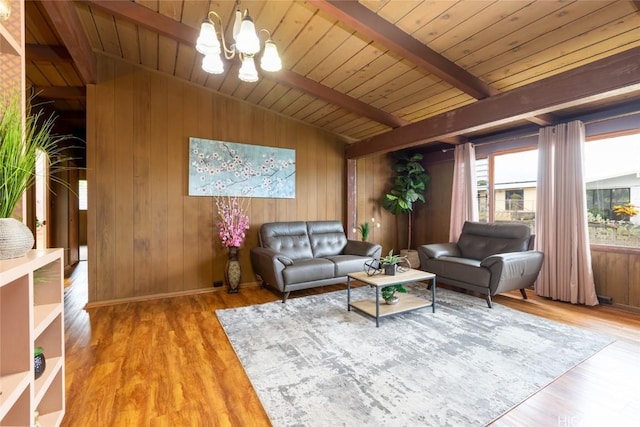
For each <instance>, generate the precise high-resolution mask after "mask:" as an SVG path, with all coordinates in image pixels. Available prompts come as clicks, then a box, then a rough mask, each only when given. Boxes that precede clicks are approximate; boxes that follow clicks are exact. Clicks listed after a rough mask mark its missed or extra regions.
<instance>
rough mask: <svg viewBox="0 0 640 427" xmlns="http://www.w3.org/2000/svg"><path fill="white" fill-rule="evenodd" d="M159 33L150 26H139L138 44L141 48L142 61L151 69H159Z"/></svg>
mask: <svg viewBox="0 0 640 427" xmlns="http://www.w3.org/2000/svg"><path fill="white" fill-rule="evenodd" d="M159 37H160V36H159V35H158V33H156V32H153V31H151V30H149V29H148V28H138V37H137V38H136V43H135V44H136V45H137V46H139V49H140V63H141V64H142V65H144V66H145V67H149V68H151V69H154V70H155V69H158V51H159V50H160V49H159V46H158V38H159Z"/></svg>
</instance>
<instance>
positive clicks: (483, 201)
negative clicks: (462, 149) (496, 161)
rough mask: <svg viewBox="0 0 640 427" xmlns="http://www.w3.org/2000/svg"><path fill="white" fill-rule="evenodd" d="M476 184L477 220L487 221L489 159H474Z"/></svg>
mask: <svg viewBox="0 0 640 427" xmlns="http://www.w3.org/2000/svg"><path fill="white" fill-rule="evenodd" d="M476 185H477V187H478V220H479V221H480V222H489V195H488V190H489V159H477V160H476Z"/></svg>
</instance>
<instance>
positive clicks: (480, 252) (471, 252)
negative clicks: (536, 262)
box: [458, 221, 531, 260]
mask: <svg viewBox="0 0 640 427" xmlns="http://www.w3.org/2000/svg"><path fill="white" fill-rule="evenodd" d="M530 236H531V230H530V229H529V227H528V226H526V225H525V224H508V223H493V224H491V223H480V222H469V221H467V222H465V224H464V226H463V227H462V233H461V234H460V238H459V239H458V248H459V249H460V253H461V255H462V257H463V258H471V259H475V260H483V259H485V258H486V257H488V256H491V255H494V254H499V253H506V252H521V251H526V250H527V248H528V246H529V238H530Z"/></svg>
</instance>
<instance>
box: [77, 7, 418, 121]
mask: <svg viewBox="0 0 640 427" xmlns="http://www.w3.org/2000/svg"><path fill="white" fill-rule="evenodd" d="M87 3H88V4H89V5H90V6H92V7H94V6H95V7H98V8H100V9H102V10H104V11H106V12H109V13H111V14H112V15H114V16H117V17H119V18H121V19H124V20H127V21H129V22H132V23H134V24H136V25H139V26H141V27H144V28H147V29H149V30H151V31H155V32H157V33H159V34H162V35H164V36H166V37H169V38H171V39H173V40H176V41H179V42H181V43H184V44H187V45H189V46H195V43H196V40H197V38H198V33H199V31H198V30H196V29H194V28H192V27H189V26H188V25H185V24H183V23H181V22H178V21H175V20H173V19H171V18H169V17H168V16H164V15H162V14H160V13H156V12H154V11H153V10H151V9H149V8H147V7H144V6H141V5H139V4H137V3H134V2H130V1H101V0H88V1H87ZM265 77H266V78H269V79H271V80H275V81H277V82H278V83H281V84H283V85H285V86H288V87H290V88H293V89H296V90H299V91H301V92H304V93H307V94H309V95H312V96H314V97H316V98H319V99H323V100H324V101H326V102H329V103H331V104H334V105H337V106H339V107H341V108H344V109H345V110H347V111H351V112H353V113H355V114H358V115H361V116H364V117H367V118H369V119H371V120H375V121H376V122H378V123H382V124H384V125H387V126H389V127H391V128H397V127H400V126H404V125H406V124H408V123H409V122H408V121H406V120H403V119H401V118H398V117H396V116H394V115H392V114H389V113H387V112H386V111H383V110H380V109H378V108H375V107H372V106H370V105H368V104H366V103H364V102H362V101H360V100H358V99H356V98H353V97H350V96H349V95H345V94H344V93H342V92H338V91H336V90H334V89H332V88H330V87H327V86H324V85H322V84H320V83H318V82H316V81H315V80H311V79H309V78H307V77H304V76H302V75H300V74H297V73H295V72H293V71H290V70H281V71H279V72H276V73H269V74H268V75H265Z"/></svg>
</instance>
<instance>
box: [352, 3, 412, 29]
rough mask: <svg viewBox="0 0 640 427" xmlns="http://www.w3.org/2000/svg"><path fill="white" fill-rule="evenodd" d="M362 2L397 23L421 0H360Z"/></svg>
mask: <svg viewBox="0 0 640 427" xmlns="http://www.w3.org/2000/svg"><path fill="white" fill-rule="evenodd" d="M360 3H361V4H362V5H363V6H365V7H366V8H367V9H369V10H371V11H372V12H375V13H377V14H378V15H380V16H382V17H383V18H384V19H386V20H387V21H389V22H391V23H392V24H395V23H396V22H398V21H400V20H401V19H402V18H404V17H406V16H407V15H409V14H410V13H412V12H413V11H414V10H415V8H416V7H417V6H419V5H420V2H411V1H400V2H399V1H394V2H392V1H391V0H384V1H380V0H360Z"/></svg>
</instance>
